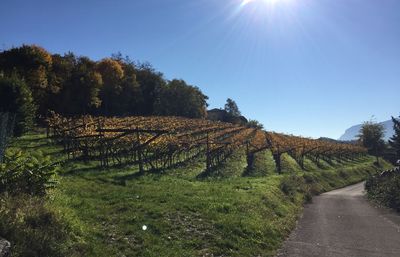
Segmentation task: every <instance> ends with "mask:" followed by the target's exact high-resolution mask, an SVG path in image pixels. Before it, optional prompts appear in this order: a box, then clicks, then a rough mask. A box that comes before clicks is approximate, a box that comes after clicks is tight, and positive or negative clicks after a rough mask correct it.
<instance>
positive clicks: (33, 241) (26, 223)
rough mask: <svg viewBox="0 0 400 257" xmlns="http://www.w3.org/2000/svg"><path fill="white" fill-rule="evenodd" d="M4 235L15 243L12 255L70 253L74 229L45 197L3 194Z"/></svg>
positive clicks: (0, 206)
mask: <svg viewBox="0 0 400 257" xmlns="http://www.w3.org/2000/svg"><path fill="white" fill-rule="evenodd" d="M0 220H1V222H0V235H1V236H3V237H4V238H7V240H8V241H10V242H11V245H12V249H11V252H12V256H24V257H30V256H32V257H36V256H41V257H47V256H48V257H58V256H67V255H69V254H68V252H69V251H70V250H69V249H67V248H69V246H68V244H69V242H71V241H70V239H72V238H73V237H72V236H73V235H72V233H71V232H70V231H71V228H70V226H69V225H68V223H67V222H65V221H64V219H63V217H61V216H60V213H58V212H55V211H52V210H50V209H48V208H47V207H46V205H45V199H44V198H43V197H36V196H35V197H32V196H30V195H23V194H21V195H18V196H12V197H11V196H5V195H0Z"/></svg>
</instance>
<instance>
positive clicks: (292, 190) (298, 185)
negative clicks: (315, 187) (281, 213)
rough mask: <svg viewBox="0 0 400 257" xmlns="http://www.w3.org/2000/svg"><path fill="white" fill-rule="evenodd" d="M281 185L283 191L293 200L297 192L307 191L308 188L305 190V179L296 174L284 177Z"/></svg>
mask: <svg viewBox="0 0 400 257" xmlns="http://www.w3.org/2000/svg"><path fill="white" fill-rule="evenodd" d="M279 187H280V189H281V190H282V192H283V193H284V194H285V195H287V196H289V197H290V198H291V199H292V200H294V199H295V196H296V193H297V192H303V193H305V192H307V190H305V184H304V179H303V178H301V177H298V176H296V175H291V176H288V177H284V178H283V179H282V181H281V184H280V186H279Z"/></svg>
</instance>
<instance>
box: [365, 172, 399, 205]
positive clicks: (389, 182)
mask: <svg viewBox="0 0 400 257" xmlns="http://www.w3.org/2000/svg"><path fill="white" fill-rule="evenodd" d="M365 189H366V190H367V193H368V197H369V198H370V199H373V200H375V201H377V202H378V203H380V204H382V205H385V206H387V207H390V208H393V209H395V210H396V211H398V212H400V174H399V173H391V174H387V175H385V176H383V177H379V176H370V177H369V178H368V179H367V182H366V184H365Z"/></svg>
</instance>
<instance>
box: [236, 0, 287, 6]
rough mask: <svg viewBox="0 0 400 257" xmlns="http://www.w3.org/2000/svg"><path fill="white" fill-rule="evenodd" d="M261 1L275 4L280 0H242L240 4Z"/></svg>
mask: <svg viewBox="0 0 400 257" xmlns="http://www.w3.org/2000/svg"><path fill="white" fill-rule="evenodd" d="M261 1H262V2H265V3H268V4H275V3H277V2H280V1H282V0H243V1H242V6H244V5H247V4H249V3H252V2H261Z"/></svg>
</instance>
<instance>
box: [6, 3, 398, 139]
mask: <svg viewBox="0 0 400 257" xmlns="http://www.w3.org/2000/svg"><path fill="white" fill-rule="evenodd" d="M0 26H1V29H0V47H1V48H2V49H7V48H10V47H12V46H19V45H21V44H23V43H27V44H30V43H35V44H38V45H41V46H43V47H45V48H46V49H48V50H49V51H51V52H53V53H65V52H67V51H73V52H75V53H77V54H79V55H85V56H89V57H91V58H93V59H101V58H103V57H106V56H109V55H111V54H112V53H116V52H121V53H122V54H124V55H129V56H130V57H131V58H133V59H136V60H141V61H149V62H151V63H152V64H153V65H154V67H155V68H156V69H158V70H160V71H162V72H163V73H164V74H165V77H166V78H167V79H173V78H182V79H185V80H186V81H187V82H188V83H190V84H193V85H196V86H198V87H199V88H201V90H202V91H203V92H204V93H205V94H206V95H208V96H209V98H210V100H209V104H210V108H213V107H222V106H223V105H224V102H225V100H226V98H227V97H230V98H233V99H234V100H235V101H236V102H237V103H238V105H239V107H240V109H241V111H242V113H243V114H244V115H245V116H247V117H249V118H252V119H257V120H259V121H260V122H262V123H264V124H265V127H266V128H267V129H268V130H274V131H278V132H285V133H292V134H296V135H303V136H310V137H319V136H328V137H333V138H338V137H339V136H340V135H341V134H342V133H343V132H344V130H345V129H346V128H348V127H350V126H352V125H355V124H357V123H360V122H362V121H365V120H369V119H371V117H372V115H374V116H375V119H376V120H377V121H383V120H387V119H389V118H390V116H391V115H399V114H400V101H399V96H398V92H399V89H400V1H398V0H253V1H252V2H250V3H247V4H246V5H243V1H242V0H140V1H139V0H115V1H103V0H98V1H94V0H86V1H81V0H80V1H78V0H68V1H54V0H51V1H50V0H46V1H44V0H35V1H21V0H2V1H1V2H0Z"/></svg>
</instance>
